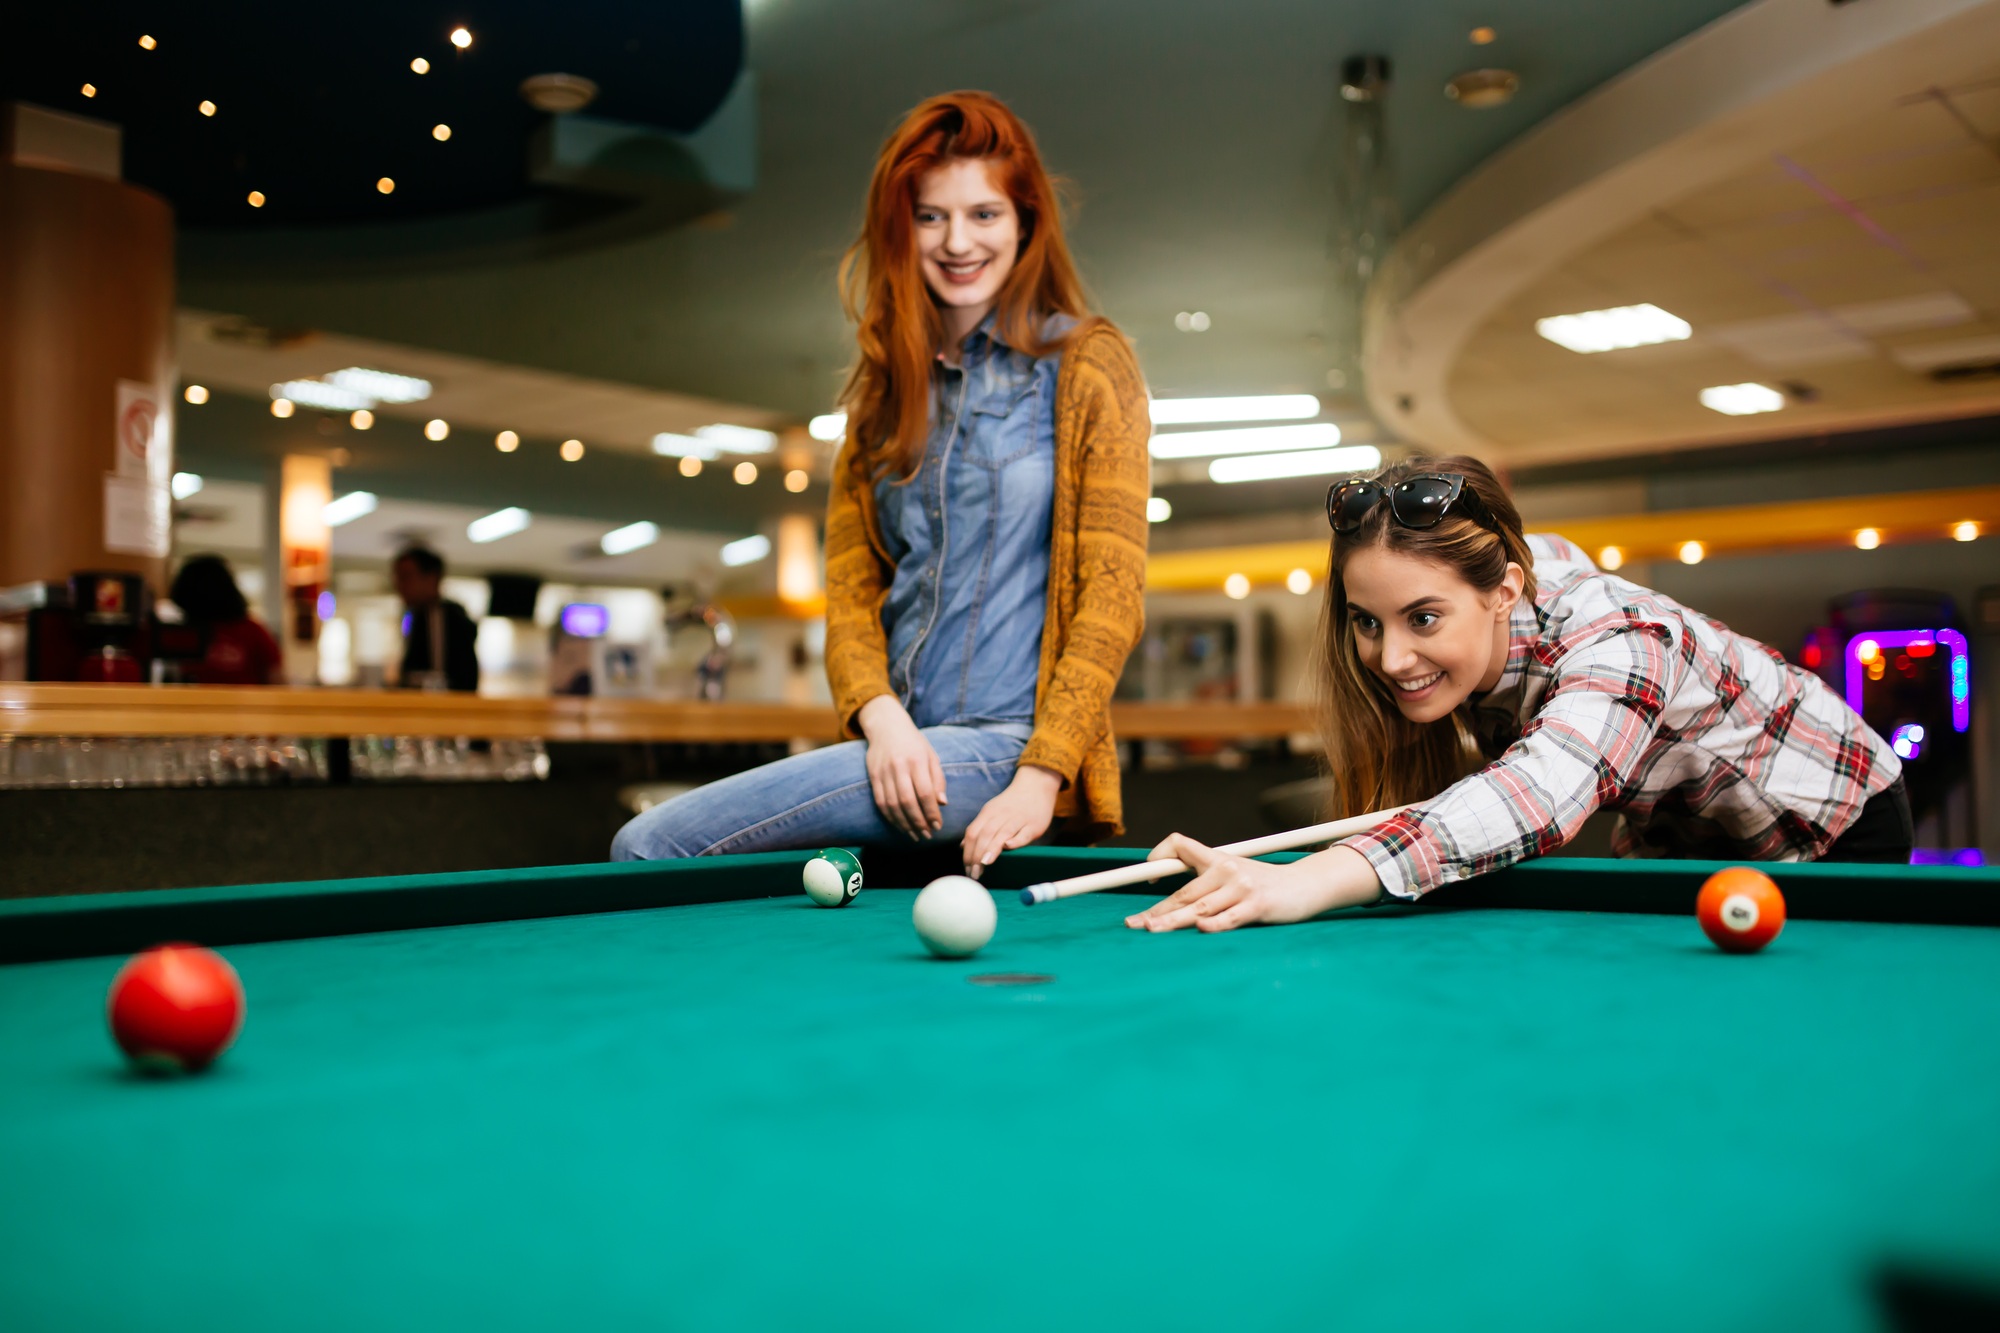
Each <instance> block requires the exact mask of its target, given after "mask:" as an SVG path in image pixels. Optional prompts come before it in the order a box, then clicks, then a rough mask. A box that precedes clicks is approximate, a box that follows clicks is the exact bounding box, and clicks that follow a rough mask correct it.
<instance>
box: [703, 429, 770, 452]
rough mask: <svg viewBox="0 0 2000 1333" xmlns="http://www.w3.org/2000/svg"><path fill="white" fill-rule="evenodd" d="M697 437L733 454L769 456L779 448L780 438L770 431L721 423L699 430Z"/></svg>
mask: <svg viewBox="0 0 2000 1333" xmlns="http://www.w3.org/2000/svg"><path fill="white" fill-rule="evenodd" d="M695 437H696V438H697V439H702V440H706V441H708V442H709V443H710V444H712V445H714V446H715V447H716V448H718V449H720V450H722V451H723V452H724V453H731V454H768V453H770V452H771V451H772V450H773V449H775V448H777V447H778V437H777V436H776V435H774V434H772V433H771V432H770V431H768V430H757V429H755V428H754V427H751V426H732V425H729V424H728V423H727V422H721V421H718V422H716V423H715V424H714V425H712V426H702V427H700V428H698V429H697V430H696V431H695Z"/></svg>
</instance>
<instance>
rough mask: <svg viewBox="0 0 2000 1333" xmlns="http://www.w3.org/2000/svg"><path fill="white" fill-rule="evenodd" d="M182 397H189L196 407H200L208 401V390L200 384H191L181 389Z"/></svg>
mask: <svg viewBox="0 0 2000 1333" xmlns="http://www.w3.org/2000/svg"><path fill="white" fill-rule="evenodd" d="M181 397H183V398H185V399H187V400H188V401H189V402H190V403H193V404H194V405H195V406H196V407H200V406H201V405H202V404H203V403H205V402H207V401H208V390H207V389H206V388H204V387H202V386H201V385H199V384H190V385H188V386H187V388H185V389H183V390H181Z"/></svg>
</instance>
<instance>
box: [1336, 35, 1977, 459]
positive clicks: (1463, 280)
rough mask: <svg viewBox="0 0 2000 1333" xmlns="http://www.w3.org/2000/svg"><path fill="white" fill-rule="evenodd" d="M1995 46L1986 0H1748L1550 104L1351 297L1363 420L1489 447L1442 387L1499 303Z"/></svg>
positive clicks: (1416, 435)
mask: <svg viewBox="0 0 2000 1333" xmlns="http://www.w3.org/2000/svg"><path fill="white" fill-rule="evenodd" d="M1996 49H2000V0H1897V2H1896V3H1893V4H1892V3H1881V2H1880V0H1862V2H1861V3H1857V4H1845V5H1830V4H1828V3H1827V0H1756V3H1753V4H1750V5H1746V6H1745V7H1744V8H1742V9H1740V10H1737V11H1736V12H1735V13H1733V14H1730V15H1728V16H1727V17H1725V18H1722V19H1719V20H1717V21H1716V22H1714V23H1712V24H1710V25H1709V26H1708V27H1706V28H1704V29H1702V30H1701V31H1700V32H1697V33H1695V34H1693V35H1692V36H1690V37H1688V38H1686V39H1685V40H1683V41H1681V42H1679V43H1677V44H1675V45H1674V46H1672V47H1669V48H1667V49H1666V50H1665V51H1662V52H1660V53H1659V54H1658V55H1656V56H1653V57H1652V58H1651V59H1649V60H1647V61H1645V62H1644V63H1642V64H1640V65H1638V66H1635V67H1634V68H1633V69H1631V70H1630V71H1628V72H1626V73H1625V74H1622V75H1620V76H1619V77H1618V78H1616V79H1614V80H1612V81H1611V82H1610V83H1607V84H1606V85H1604V86H1603V87H1602V88H1600V89H1598V90H1597V91H1596V92H1593V93H1591V94H1590V95H1588V96H1586V97H1584V98H1582V99H1581V100H1579V101H1577V102H1575V103H1573V104H1571V105H1570V106H1568V107H1566V108H1564V109H1563V110H1562V111H1561V112H1559V113H1557V114H1556V115H1555V116H1552V117H1550V118H1549V119H1548V120H1547V121H1544V122H1543V123H1542V124H1541V125H1539V126H1537V127H1536V128H1535V129H1533V130H1531V131H1530V132H1529V133H1527V134H1526V135H1524V136H1522V137H1521V138H1520V139H1518V140H1516V141H1515V142H1514V143H1512V144H1510V145H1509V146H1508V147H1507V148H1505V149H1503V150H1502V151H1501V152H1500V153H1498V154H1497V155H1495V156H1494V157H1493V158H1491V159H1490V160H1488V161H1487V162H1486V163H1484V164H1483V165H1482V166H1481V167H1480V168H1479V169H1478V170H1477V171H1475V172H1474V173H1473V174H1471V175H1470V176H1468V177H1466V178H1465V179H1464V180H1463V181H1461V182H1460V183H1459V184H1458V185H1457V186H1455V187H1453V189H1452V190H1451V192H1450V193H1448V194H1447V195H1445V197H1444V198H1443V199H1441V200H1440V201H1439V202H1438V203H1437V204H1436V205H1434V206H1433V207H1432V208H1431V209H1430V210H1429V211H1427V212H1426V213H1425V214H1424V215H1423V216H1422V217H1421V218H1419V219H1418V220H1417V221H1416V222H1415V223H1414V224H1412V225H1411V226H1410V227H1409V228H1408V229H1407V230H1406V231H1405V232H1404V233H1403V234H1402V236H1401V237H1399V238H1398V240H1397V243H1396V245H1395V248H1394V249H1393V250H1392V251H1391V252H1390V255H1389V257H1388V259H1387V260H1386V261H1385V263H1384V265H1383V268H1382V271H1381V273H1380V274H1379V275H1378V276H1377V277H1376V280H1375V281H1374V282H1373V283H1372V284H1371V285H1370V287H1369V290H1368V293H1367V297H1366V300H1365V303H1364V342H1363V351H1362V367H1363V371H1364V376H1365V383H1366V384H1367V391H1368V398H1369V402H1370V405H1371V406H1372V407H1373V408H1374V410H1375V413H1376V416H1377V418H1378V419H1379V420H1381V421H1383V422H1385V423H1388V424H1389V425H1390V426H1391V427H1392V428H1393V429H1394V430H1395V431H1396V433H1397V434H1399V435H1401V436H1402V437H1403V438H1405V439H1408V440H1411V441H1414V442H1417V443H1419V444H1421V445H1423V446H1424V447H1426V448H1429V449H1436V450H1449V451H1466V452H1475V453H1493V452H1495V451H1496V446H1495V444H1494V442H1493V441H1491V440H1488V439H1487V438H1485V437H1484V436H1483V435H1481V434H1480V432H1478V431H1477V430H1475V429H1474V428H1473V427H1472V426H1470V425H1469V424H1468V423H1466V422H1465V421H1463V420H1462V419H1460V418H1459V416H1458V415H1457V414H1456V413H1455V412H1454V411H1453V409H1452V406H1451V403H1450V400H1449V396H1448V393H1447V381H1448V378H1449V376H1450V373H1451V369H1452V366H1453V364H1454V363H1455V361H1456V360H1457V358H1458V354H1459V352H1460V350H1461V349H1462V348H1463V346H1464V344H1465V342H1466V340H1467V339H1468V338H1469V337H1470V336H1471V335H1472V334H1473V333H1474V331H1475V330H1477V329H1478V327H1479V326H1480V324H1481V322H1482V321H1483V320H1484V319H1485V318H1486V317H1487V316H1488V315H1489V314H1490V313H1491V312H1493V311H1494V310H1495V309H1496V308H1497V307H1498V306H1500V305H1501V304H1503V303H1504V302H1506V301H1507V300H1508V299H1510V298H1511V297H1513V296H1514V295H1515V294H1517V293H1519V292H1520V291H1521V290H1522V289H1524V288H1525V287H1527V286H1528V285H1529V284H1531V283H1533V282H1534V281H1536V280H1537V279H1539V278H1541V277H1543V276H1545V275H1546V274H1548V273H1549V272H1550V271H1551V270H1553V269H1555V268H1557V267H1558V266H1559V265H1560V264H1561V263H1562V262H1563V261H1564V260H1565V259H1567V258H1569V257H1570V256H1572V255H1574V254H1576V253H1578V252H1579V251H1581V250H1583V249H1585V248H1586V247H1588V246H1590V245H1593V244H1595V243H1596V242H1598V241H1600V240H1603V239H1604V238H1606V237H1608V236H1610V235H1611V234H1613V233H1614V232H1617V231H1618V230H1620V229H1621V228H1623V227H1625V226H1627V225H1629V224H1631V223H1633V222H1635V221H1637V220H1639V219H1640V218H1642V217H1644V216H1645V215H1646V214H1647V213H1648V212H1650V211H1651V210H1653V209H1656V208H1658V207H1661V206H1663V205H1665V204H1666V203H1668V202H1669V201H1672V200H1674V199H1677V198H1679V197H1680V196H1682V195H1685V194H1687V193H1688V192H1689V191H1691V190H1695V189H1698V188H1700V187H1702V186H1704V185H1708V184H1711V183H1714V182H1716V181H1719V180H1722V179H1724V178H1725V177H1727V176H1729V175H1731V174H1733V173H1735V172H1738V171H1741V170H1743V169H1744V168H1745V167H1747V166H1749V165H1750V164H1752V163H1754V162H1756V161H1759V160H1762V159H1767V158H1768V157H1769V156H1770V155H1771V154H1772V153H1774V152H1778V151H1781V150H1782V149H1784V148H1785V147H1786V146H1787V145H1789V144H1791V143H1794V142H1796V141H1797V140H1798V139H1799V138H1800V137H1802V136H1809V135H1822V134H1825V133H1826V132H1827V131H1829V130H1832V129H1837V128H1839V126H1840V125H1842V124H1843V123H1847V122H1850V121H1854V120H1856V119H1859V118H1862V117H1865V116H1868V115H1870V114H1872V113H1874V112H1875V111H1876V110H1878V109H1879V108H1880V107H1881V106H1883V105H1885V104H1886V103H1888V102H1890V101H1892V100H1893V99H1895V98H1896V97H1898V96H1901V95H1902V94H1904V93H1907V92H1908V91H1909V89H1910V88H1911V86H1912V82H1913V79H1914V80H1915V82H1916V83H1917V84H1918V85H1919V86H1922V85H1929V84H1944V83H1949V82H1951V81H1953V80H1954V78H1956V77H1959V76H1961V75H1962V74H1969V73H1971V72H1973V71H1976V70H1978V69H1980V68H1983V67H1985V66H1987V65H1990V64H1991V60H1992V55H1991V53H1992V52H1993V51H1994V50H1996Z"/></svg>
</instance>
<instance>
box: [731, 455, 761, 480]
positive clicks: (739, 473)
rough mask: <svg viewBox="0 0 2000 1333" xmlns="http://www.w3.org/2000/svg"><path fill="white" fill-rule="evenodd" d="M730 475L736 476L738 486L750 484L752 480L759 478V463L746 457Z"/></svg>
mask: <svg viewBox="0 0 2000 1333" xmlns="http://www.w3.org/2000/svg"><path fill="white" fill-rule="evenodd" d="M729 475H730V476H732V477H734V478H736V484H737V485H738V486H748V485H749V484H750V483H751V482H753V481H755V480H757V465H756V464H755V463H752V462H751V461H750V460H749V459H747V458H746V459H744V460H743V461H742V462H741V463H738V464H737V465H736V470H735V471H734V472H731V473H730V474H729Z"/></svg>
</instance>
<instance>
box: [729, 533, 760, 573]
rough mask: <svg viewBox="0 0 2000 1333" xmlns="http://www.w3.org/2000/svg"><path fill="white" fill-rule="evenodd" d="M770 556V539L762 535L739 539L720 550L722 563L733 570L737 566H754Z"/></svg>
mask: <svg viewBox="0 0 2000 1333" xmlns="http://www.w3.org/2000/svg"><path fill="white" fill-rule="evenodd" d="M769 554H771V539H770V538H769V537H766V536H764V535H763V534H762V533H759V534H757V535H756V536H755V537H741V538H738V539H737V540H736V541H733V542H730V543H729V544H728V545H727V546H725V547H723V548H722V563H723V564H725V565H728V566H729V567H730V568H732V569H734V568H735V567H736V566H738V565H754V564H756V563H757V562H758V561H759V560H762V559H763V558H764V557H765V556H767V555H769Z"/></svg>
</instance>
